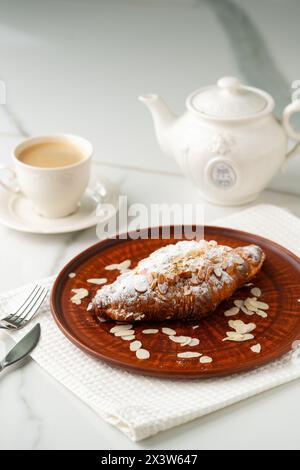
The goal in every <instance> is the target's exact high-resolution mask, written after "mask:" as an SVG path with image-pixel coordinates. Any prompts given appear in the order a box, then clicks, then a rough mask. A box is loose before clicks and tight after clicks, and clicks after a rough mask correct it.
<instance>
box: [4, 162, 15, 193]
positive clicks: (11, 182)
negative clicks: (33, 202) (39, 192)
mask: <svg viewBox="0 0 300 470" xmlns="http://www.w3.org/2000/svg"><path fill="white" fill-rule="evenodd" d="M4 171H6V172H7V173H9V174H10V178H9V182H6V181H3V179H2V178H1V176H0V185H1V186H2V187H3V188H4V189H5V190H6V191H10V192H13V193H19V192H20V188H19V185H18V183H17V175H16V172H15V170H13V169H12V168H10V167H9V166H3V165H0V173H1V172H4Z"/></svg>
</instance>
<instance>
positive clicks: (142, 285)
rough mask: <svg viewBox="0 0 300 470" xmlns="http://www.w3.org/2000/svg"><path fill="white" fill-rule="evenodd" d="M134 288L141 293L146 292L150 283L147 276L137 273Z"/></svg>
mask: <svg viewBox="0 0 300 470" xmlns="http://www.w3.org/2000/svg"><path fill="white" fill-rule="evenodd" d="M134 288H135V290H136V291H137V292H139V293H140V294H143V293H144V292H146V291H147V290H148V288H149V283H148V280H147V278H146V276H143V275H136V276H135V278H134Z"/></svg>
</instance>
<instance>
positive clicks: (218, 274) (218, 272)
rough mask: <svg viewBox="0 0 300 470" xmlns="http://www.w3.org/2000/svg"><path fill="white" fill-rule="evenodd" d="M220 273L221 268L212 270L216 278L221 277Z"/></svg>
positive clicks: (217, 267)
mask: <svg viewBox="0 0 300 470" xmlns="http://www.w3.org/2000/svg"><path fill="white" fill-rule="evenodd" d="M222 272H223V271H222V268H221V267H220V266H216V267H215V268H214V273H215V275H216V276H217V277H221V276H222Z"/></svg>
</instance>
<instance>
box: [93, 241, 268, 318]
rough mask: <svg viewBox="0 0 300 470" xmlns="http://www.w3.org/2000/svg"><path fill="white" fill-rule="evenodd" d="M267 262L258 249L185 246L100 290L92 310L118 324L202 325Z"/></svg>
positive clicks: (166, 250)
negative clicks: (197, 322)
mask: <svg viewBox="0 0 300 470" xmlns="http://www.w3.org/2000/svg"><path fill="white" fill-rule="evenodd" d="M264 259H265V255H264V253H263V251H262V249H261V248H260V247H258V246H255V245H249V246H246V247H240V248H235V249H232V248H230V247H228V246H223V245H218V244H217V243H216V242H215V241H210V242H207V241H205V240H201V241H199V242H197V241H181V242H178V243H176V244H171V245H167V246H165V247H163V248H160V249H159V250H156V251H154V252H153V253H152V254H151V255H150V256H149V257H148V258H145V259H143V260H141V261H140V262H139V263H138V265H137V266H136V268H134V269H132V270H130V271H128V272H125V273H123V274H121V275H120V276H119V277H118V278H117V279H116V281H115V282H113V283H112V284H109V285H106V286H104V287H102V288H101V289H99V290H98V292H97V295H96V296H95V298H94V299H93V301H92V304H91V306H90V307H91V308H92V309H93V310H94V311H95V312H96V314H97V315H100V316H105V317H110V318H112V319H113V320H118V321H139V320H143V321H157V320H170V319H188V320H196V319H199V318H202V317H204V316H206V315H208V314H209V313H210V312H213V311H214V310H215V309H216V307H217V306H218V305H219V304H220V303H221V302H222V301H223V300H225V299H228V298H229V297H230V296H231V295H232V294H233V293H234V292H235V290H236V289H238V288H239V287H241V286H242V285H243V284H245V283H246V282H248V281H249V280H250V279H251V278H252V277H253V276H255V275H256V274H257V273H258V271H259V270H260V268H261V266H262V264H263V262H264Z"/></svg>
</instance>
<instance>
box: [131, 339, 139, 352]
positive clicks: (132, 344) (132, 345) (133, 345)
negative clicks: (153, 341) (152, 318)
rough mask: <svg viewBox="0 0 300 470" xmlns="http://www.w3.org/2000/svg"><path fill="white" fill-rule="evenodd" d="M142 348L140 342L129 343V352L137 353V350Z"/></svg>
mask: <svg viewBox="0 0 300 470" xmlns="http://www.w3.org/2000/svg"><path fill="white" fill-rule="evenodd" d="M141 347H142V343H141V342H140V341H133V342H132V343H130V346H129V348H130V351H133V352H135V351H137V350H138V349H141Z"/></svg>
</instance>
